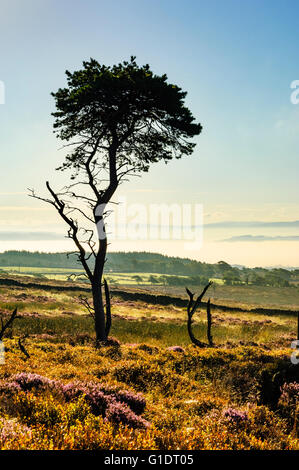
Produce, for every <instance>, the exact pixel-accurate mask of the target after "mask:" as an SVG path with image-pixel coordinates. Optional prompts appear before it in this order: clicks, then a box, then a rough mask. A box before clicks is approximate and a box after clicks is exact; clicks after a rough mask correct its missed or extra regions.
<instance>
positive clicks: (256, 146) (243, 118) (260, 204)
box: [0, 0, 299, 266]
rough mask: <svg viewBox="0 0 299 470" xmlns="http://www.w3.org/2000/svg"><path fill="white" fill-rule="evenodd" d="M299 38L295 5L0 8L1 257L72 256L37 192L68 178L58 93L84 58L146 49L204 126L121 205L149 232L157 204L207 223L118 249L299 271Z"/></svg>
mask: <svg viewBox="0 0 299 470" xmlns="http://www.w3.org/2000/svg"><path fill="white" fill-rule="evenodd" d="M298 30H299V3H298V1H297V0H285V1H283V2H282V1H281V0H279V1H277V0H271V1H269V0H225V1H223V0H196V1H195V0H186V1H185V2H182V1H177V0H159V1H158V0H152V1H151V2H149V1H146V0H138V1H137V0H127V1H126V2H123V1H120V0H113V1H110V2H108V1H103V0H26V2H24V0H1V16H0V52H1V53H0V101H1V90H2V92H3V87H5V93H4V95H5V96H4V97H5V103H3V104H0V173H1V185H0V252H2V251H4V250H7V249H29V250H40V251H64V250H68V249H71V245H70V241H69V240H66V239H65V238H64V233H65V227H64V226H63V223H61V221H60V220H59V216H58V215H57V214H56V212H55V210H53V209H52V208H51V207H50V206H47V205H45V204H43V203H42V202H40V201H36V200H33V199H31V198H29V197H28V189H27V188H35V189H36V191H37V192H39V193H41V194H46V190H45V181H46V180H48V179H49V180H50V181H51V183H52V185H53V186H54V187H55V188H59V187H61V186H63V185H64V184H65V183H66V179H65V178H66V177H65V176H64V175H62V174H59V173H58V172H57V171H55V168H56V167H57V166H58V165H59V164H60V163H61V162H62V160H63V151H61V150H59V148H60V147H61V143H60V142H59V141H58V140H57V139H56V138H55V137H54V135H53V133H52V124H53V118H52V117H51V112H53V111H54V110H55V109H54V101H53V98H52V97H51V95H50V93H51V92H52V91H56V90H57V89H58V88H59V87H63V86H65V84H66V80H65V70H66V69H68V70H71V71H73V70H78V69H79V68H80V67H81V65H82V61H83V60H88V59H89V58H90V57H93V58H95V59H97V60H98V61H99V62H100V63H104V64H106V65H112V64H114V63H118V62H121V61H123V60H125V59H128V58H129V57H130V56H131V55H135V56H137V62H138V63H139V64H145V63H149V64H150V66H151V68H152V69H153V70H154V72H155V73H157V74H163V73H166V74H167V76H168V79H169V81H170V82H171V83H175V84H177V85H179V86H180V87H181V88H182V89H183V90H185V91H187V92H188V94H187V97H186V104H187V106H188V107H189V108H190V110H191V111H192V113H193V115H194V116H195V118H196V120H197V121H199V122H200V123H201V124H202V126H203V131H202V133H201V135H200V136H198V137H197V138H196V139H195V141H196V143H197V146H196V148H195V151H194V153H193V155H192V156H189V157H185V158H183V159H182V160H175V161H173V162H171V163H169V164H168V165H165V164H164V163H159V164H155V165H153V166H152V167H151V169H150V171H149V172H148V173H147V174H144V175H142V177H141V178H137V179H133V180H132V181H130V182H128V183H126V184H125V185H123V186H121V187H120V188H119V190H118V195H117V198H120V199H122V200H123V201H124V200H125V203H126V205H127V206H128V207H129V206H130V207H131V218H132V213H133V212H134V208H133V209H132V206H133V205H134V204H135V206H136V203H138V204H139V206H140V207H139V209H138V207H137V208H136V207H135V212H136V210H137V212H138V210H139V211H143V221H142V222H143V224H145V225H146V226H147V227H149V226H150V224H151V216H150V214H151V205H154V204H156V205H161V204H166V205H168V207H170V206H171V205H172V204H177V205H178V206H179V210H181V211H182V213H183V206H184V205H185V206H189V207H190V208H191V210H192V211H193V212H192V213H194V214H195V213H196V208H197V207H201V210H202V214H203V216H202V219H201V220H199V221H197V222H196V223H195V222H194V221H193V223H195V225H196V224H197V223H198V225H200V229H199V232H200V236H199V237H198V239H196V240H195V242H194V243H193V244H190V243H189V242H187V241H186V240H185V239H161V237H160V238H158V239H150V237H142V236H140V237H139V239H138V240H133V239H130V237H124V238H122V239H118V238H117V237H115V239H113V240H111V244H110V245H109V249H110V250H112V251H116V250H125V251H132V250H142V251H144V250H145V251H155V252H161V253H165V254H169V255H175V256H181V257H190V258H193V259H198V260H201V261H207V262H217V261H219V260H220V259H221V260H225V261H227V262H229V263H232V264H243V265H247V266H276V265H282V266H299V250H298V248H299V238H298V237H299V224H298V223H296V221H298V220H299V211H298V209H299V191H298V173H299V158H298V149H299V104H294V103H292V102H291V99H290V97H291V93H292V91H294V90H292V89H291V83H292V82H293V81H294V80H298V79H299V70H298V63H299V60H298V55H299V51H298ZM1 86H2V88H1ZM2 94H3V93H2ZM142 208H143V209H142ZM145 212H146V220H145V221H144V213H145ZM139 215H140V214H139ZM194 217H195V216H194ZM133 219H134V217H133ZM125 223H128V221H127V222H125ZM182 224H184V221H183V222H182ZM202 224H203V227H201V225H202Z"/></svg>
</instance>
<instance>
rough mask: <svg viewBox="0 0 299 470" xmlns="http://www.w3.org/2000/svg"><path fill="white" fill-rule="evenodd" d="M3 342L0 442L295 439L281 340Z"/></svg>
mask: <svg viewBox="0 0 299 470" xmlns="http://www.w3.org/2000/svg"><path fill="white" fill-rule="evenodd" d="M5 344H6V350H7V354H6V363H5V364H4V365H2V366H1V372H0V417H1V421H0V447H1V449H115V450H117V449H127V450H129V449H158V450H167V449H191V450H192V449H239V450H241V449H249V450H250V449H251V450H252V449H276V450H279V449H298V448H299V440H298V424H297V413H298V388H299V380H298V379H299V378H298V369H297V367H296V366H295V365H293V364H291V362H290V360H289V351H287V350H285V349H276V350H273V351H271V350H269V349H266V348H263V347H253V346H238V347H235V348H227V347H220V348H203V349H199V348H195V347H193V346H191V345H190V346H185V347H184V348H181V347H174V348H165V347H163V346H153V345H150V344H145V343H139V344H138V343H136V344H132V343H123V344H121V345H119V344H117V343H113V345H110V344H108V345H107V346H103V347H101V348H99V349H96V348H94V346H93V345H92V344H83V345H82V344H76V345H70V344H66V343H64V342H55V343H53V342H51V341H49V340H45V339H44V338H41V339H38V338H35V339H31V340H30V339H29V340H28V341H27V343H26V344H27V350H28V351H29V352H30V358H29V359H26V360H25V358H24V357H22V355H21V354H20V351H19V349H18V347H17V342H16V341H15V340H14V339H13V338H12V339H9V338H7V339H5ZM176 346H178V345H176Z"/></svg>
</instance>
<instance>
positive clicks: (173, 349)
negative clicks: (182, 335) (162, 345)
mask: <svg viewBox="0 0 299 470" xmlns="http://www.w3.org/2000/svg"><path fill="white" fill-rule="evenodd" d="M167 351H173V352H184V351H185V349H184V348H182V347H181V346H169V348H167Z"/></svg>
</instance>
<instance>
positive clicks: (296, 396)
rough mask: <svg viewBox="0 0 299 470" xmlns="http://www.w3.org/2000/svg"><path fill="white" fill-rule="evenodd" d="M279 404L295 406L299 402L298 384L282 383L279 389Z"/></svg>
mask: <svg viewBox="0 0 299 470" xmlns="http://www.w3.org/2000/svg"><path fill="white" fill-rule="evenodd" d="M280 390H281V395H280V400H279V401H280V402H281V403H286V404H290V405H291V404H296V402H299V383H298V382H292V383H289V384H288V383H284V384H283V386H282V387H281V389H280Z"/></svg>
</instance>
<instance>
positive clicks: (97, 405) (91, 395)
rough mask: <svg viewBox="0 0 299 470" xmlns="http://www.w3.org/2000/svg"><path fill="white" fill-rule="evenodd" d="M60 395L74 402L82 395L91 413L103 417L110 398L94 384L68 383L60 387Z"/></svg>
mask: <svg viewBox="0 0 299 470" xmlns="http://www.w3.org/2000/svg"><path fill="white" fill-rule="evenodd" d="M62 393H63V395H64V397H65V399H66V400H67V401H69V400H74V399H76V398H78V397H80V396H82V395H84V397H85V400H86V402H87V403H88V404H89V405H90V407H91V410H92V413H93V414H95V415H104V414H105V411H106V409H107V408H108V406H109V403H110V401H111V399H112V397H109V396H107V395H105V394H104V393H103V392H102V391H101V390H99V389H98V388H97V386H96V384H92V383H88V384H80V383H78V382H77V383H76V382H75V383H69V384H67V385H64V386H62Z"/></svg>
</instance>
